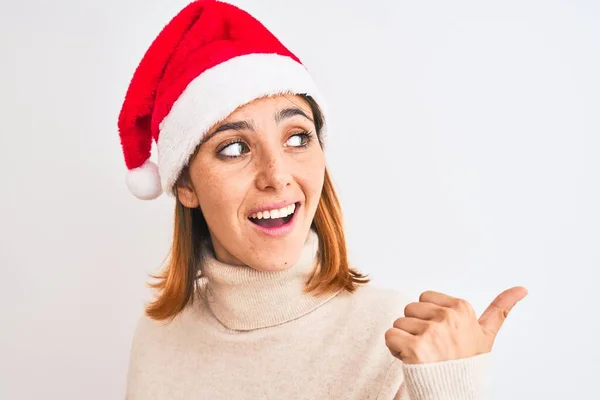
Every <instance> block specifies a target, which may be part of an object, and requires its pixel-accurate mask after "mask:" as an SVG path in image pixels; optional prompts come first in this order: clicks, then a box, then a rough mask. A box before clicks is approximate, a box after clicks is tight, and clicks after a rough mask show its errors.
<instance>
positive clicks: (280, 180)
mask: <svg viewBox="0 0 600 400" xmlns="http://www.w3.org/2000/svg"><path fill="white" fill-rule="evenodd" d="M257 164H258V173H257V175H256V187H257V188H258V189H259V190H272V191H275V192H280V191H282V190H283V189H285V187H286V186H290V185H291V182H292V175H291V171H290V168H289V167H290V166H289V165H288V164H289V163H288V162H287V160H286V157H285V154H284V152H283V151H282V150H268V151H267V152H265V153H263V154H262V155H261V157H259V158H258V160H257Z"/></svg>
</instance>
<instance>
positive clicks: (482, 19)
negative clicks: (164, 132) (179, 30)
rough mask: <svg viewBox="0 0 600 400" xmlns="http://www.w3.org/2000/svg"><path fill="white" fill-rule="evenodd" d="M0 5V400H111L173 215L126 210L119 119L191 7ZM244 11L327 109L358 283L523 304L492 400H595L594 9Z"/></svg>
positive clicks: (368, 6)
mask: <svg viewBox="0 0 600 400" xmlns="http://www.w3.org/2000/svg"><path fill="white" fill-rule="evenodd" d="M484 3H485V4H484ZM0 4H1V6H0V121H1V127H0V135H1V138H2V141H1V146H0V170H1V171H2V173H1V174H2V175H1V176H2V193H1V196H0V213H1V214H0V216H1V221H0V227H1V228H0V235H1V236H0V246H1V247H0V268H1V271H0V272H1V273H0V307H1V309H0V310H1V315H0V324H1V326H0V398H2V399H38V398H47V399H88V400H94V399H118V398H122V397H123V393H124V386H125V378H126V371H127V362H128V357H129V346H130V342H131V338H132V334H133V329H134V325H135V323H136V322H137V319H138V317H139V315H140V313H141V312H142V306H143V302H144V300H145V299H147V298H148V295H149V293H148V291H147V289H146V287H145V282H146V281H147V274H149V273H151V272H155V271H156V269H157V267H158V266H159V265H160V264H161V262H162V260H163V259H164V257H165V256H166V255H167V251H168V248H169V240H170V237H171V223H172V212H173V202H172V200H170V199H169V198H166V197H163V198H161V199H159V200H156V201H153V202H142V201H139V200H136V199H135V198H133V196H131V195H130V194H129V193H128V192H127V189H126V187H125V183H124V177H125V165H124V162H123V158H122V154H121V152H120V151H121V149H120V144H119V140H118V135H117V129H116V119H117V115H118V112H119V109H120V106H121V102H122V99H123V96H124V93H125V90H126V88H127V85H128V83H129V79H130V78H131V75H132V73H133V70H134V69H135V67H136V66H137V63H138V62H139V60H140V58H141V57H142V55H143V53H144V52H145V50H146V48H147V46H148V45H149V44H150V42H151V41H152V39H153V38H154V37H155V36H156V34H157V33H158V32H159V30H160V29H161V28H162V27H163V26H164V24H166V23H167V22H168V20H169V19H170V18H171V17H172V16H174V15H175V14H176V13H177V12H178V11H179V9H180V8H181V7H182V6H183V5H184V4H186V2H185V1H181V0H170V1H148V0H102V1H75V0H54V1H44V0H30V1H24V2H18V1H10V0H1V3H0ZM236 4H238V5H240V6H242V7H243V8H245V9H247V10H248V11H250V12H251V13H253V14H254V15H255V16H257V17H258V18H259V19H260V20H262V21H263V22H264V23H265V25H267V27H269V28H270V29H271V30H272V31H273V32H274V33H275V34H276V35H277V36H279V38H280V39H281V40H282V41H283V42H284V44H286V45H287V46H288V47H290V48H291V49H292V50H293V51H294V52H296V53H297V54H298V55H299V56H300V58H301V59H302V60H303V61H304V62H305V64H306V65H307V66H308V68H309V69H310V70H311V71H312V72H313V74H314V77H315V79H316V80H317V82H318V83H319V85H320V86H321V88H322V90H323V92H324V93H325V95H326V96H327V98H328V100H329V106H330V110H331V113H330V115H329V120H330V123H331V129H332V135H333V137H332V138H331V140H330V142H329V145H328V149H327V157H328V160H329V166H330V168H331V170H332V173H333V176H334V179H335V183H336V185H337V187H338V189H339V192H340V194H341V199H342V202H343V203H342V204H343V206H344V211H345V218H346V225H347V234H348V240H349V248H350V252H351V257H352V260H353V261H354V264H355V265H356V266H358V267H359V268H360V269H362V270H363V271H365V272H368V273H370V274H371V277H372V278H373V280H374V282H375V284H379V285H385V286H390V287H395V288H397V289H400V290H404V291H406V292H407V293H409V294H410V295H413V296H415V298H416V296H418V294H419V293H420V292H422V291H424V290H428V289H433V290H438V291H443V292H446V293H448V294H450V295H453V296H458V297H463V298H465V299H467V300H469V301H470V302H471V303H472V304H473V305H474V306H475V308H476V310H477V311H478V312H479V313H480V312H482V311H483V310H484V309H485V307H486V306H487V305H488V303H489V302H490V301H491V300H492V299H493V298H494V297H495V295H496V294H498V293H500V292H501V291H502V290H504V289H506V288H508V287H511V286H513V285H524V286H526V287H527V288H528V289H529V291H530V295H529V297H527V298H526V299H525V300H524V301H523V302H522V303H520V304H519V305H518V306H517V307H515V309H514V310H513V312H512V314H511V315H510V317H509V319H508V320H507V322H506V323H505V325H504V328H503V330H502V331H501V332H500V335H499V336H498V340H497V342H496V346H495V347H494V350H493V352H494V364H493V375H492V379H493V389H494V399H515V400H516V399H542V398H543V399H565V398H569V399H574V398H592V397H595V396H597V395H598V393H597V391H598V385H597V381H598V373H599V372H600V368H599V367H598V365H599V364H598V363H599V359H600V346H599V345H598V337H599V335H600V329H599V322H598V318H599V315H600V313H599V311H598V309H599V308H598V304H599V301H598V300H599V299H598V295H597V292H596V290H597V288H598V284H599V283H600V282H599V281H600V280H599V274H598V273H597V269H598V268H599V267H600V228H599V227H600V211H599V205H600V186H599V182H600V118H599V113H598V111H599V108H600V100H599V93H600V78H599V76H600V73H599V71H600V5H599V3H598V2H595V1H592V0H590V1H566V0H564V1H541V0H540V1H531V0H527V1H525V0H519V1H516V0H511V1H503V2H494V4H492V2H481V1H479V2H476V1H473V2H466V1H453V2H447V1H426V2H407V1H396V0H371V1H369V2H365V1H360V2H359V1H341V0H339V1H323V0H303V1H282V0H270V1H264V0H245V1H239V2H237V3H236Z"/></svg>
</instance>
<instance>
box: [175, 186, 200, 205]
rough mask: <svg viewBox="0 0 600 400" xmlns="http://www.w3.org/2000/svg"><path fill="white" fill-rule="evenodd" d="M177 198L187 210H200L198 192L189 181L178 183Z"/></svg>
mask: <svg viewBox="0 0 600 400" xmlns="http://www.w3.org/2000/svg"><path fill="white" fill-rule="evenodd" d="M176 190H177V198H178V199H179V201H180V202H181V204H183V205H184V206H186V207H187V208H198V207H199V206H200V203H199V202H198V197H197V196H196V192H195V191H194V188H193V187H192V185H191V183H190V182H189V181H184V182H181V183H178V184H177V186H176Z"/></svg>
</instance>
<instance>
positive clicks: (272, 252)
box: [245, 232, 306, 271]
mask: <svg viewBox="0 0 600 400" xmlns="http://www.w3.org/2000/svg"><path fill="white" fill-rule="evenodd" d="M298 233H299V232H298ZM282 239H283V238H282ZM305 241H306V235H300V234H294V235H290V236H288V237H286V238H285V239H284V240H277V241H266V242H265V241H263V240H260V241H259V243H258V244H257V245H256V246H252V247H253V251H252V253H251V254H248V258H247V260H248V262H247V263H245V264H247V265H249V266H251V267H252V268H254V269H256V270H260V271H283V270H286V269H288V268H290V267H291V266H293V265H294V264H295V263H296V262H297V261H298V260H299V258H300V255H301V253H302V250H303V248H304V243H305Z"/></svg>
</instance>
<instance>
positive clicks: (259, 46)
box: [118, 0, 323, 200]
mask: <svg viewBox="0 0 600 400" xmlns="http://www.w3.org/2000/svg"><path fill="white" fill-rule="evenodd" d="M285 93H290V94H307V95H310V96H311V97H313V98H314V99H315V101H316V102H317V103H318V104H319V105H320V107H323V100H322V96H321V95H320V93H319V91H318V89H317V87H316V85H315V83H314V81H313V79H312V77H311V75H310V74H309V73H308V71H307V70H306V68H305V67H304V66H303V65H302V63H301V62H300V60H299V59H298V57H296V56H295V55H294V54H292V53H291V52H290V51H289V50H288V49H287V48H286V47H284V46H283V45H282V44H281V43H280V41H279V40H278V39H277V38H276V37H275V36H274V35H273V34H272V33H271V32H270V31H269V30H268V29H267V28H265V27H264V26H263V25H262V24H261V23H260V22H259V21H257V20H256V19H255V18H254V17H252V16H251V15H249V14H248V13H246V12H245V11H243V10H240V9H239V8H237V7H235V6H233V5H231V4H227V3H222V2H219V1H214V0H200V1H195V2H193V3H191V4H189V5H188V6H186V7H185V8H184V9H183V10H182V11H180V12H179V14H177V15H176V16H175V17H174V18H173V19H172V20H171V21H170V22H169V23H168V24H167V25H166V26H165V27H164V28H163V30H162V31H161V32H160V34H159V35H158V37H156V39H155V40H154V42H153V43H152V44H151V46H150V48H149V49H148V50H147V52H146V54H145V55H144V57H143V58H142V61H141V62H140V64H139V66H138V67H137V69H136V71H135V73H134V76H133V78H132V80H131V83H130V85H129V89H128V90H127V94H126V96H125V101H124V103H123V107H122V109H121V113H120V115H119V121H118V128H119V135H120V139H121V145H122V148H123V154H124V156H125V164H126V165H127V168H128V173H127V180H126V182H127V186H128V188H129V190H130V191H131V192H132V193H133V194H134V195H135V196H136V197H138V198H140V199H145V200H148V199H154V198H156V197H158V196H159V195H160V194H161V193H162V192H163V191H164V192H167V193H168V194H171V193H172V188H173V185H174V184H175V182H176V181H177V178H178V177H179V174H180V173H181V170H182V169H183V168H184V167H185V166H186V165H187V163H188V162H189V158H190V156H191V155H192V154H193V153H194V150H195V149H196V147H197V146H198V144H200V142H201V140H202V138H203V137H204V135H205V134H206V133H207V131H208V130H209V129H210V128H211V127H212V126H214V125H215V124H216V123H218V122H219V121H222V120H224V119H225V118H227V116H228V115H229V114H231V113H232V112H233V111H235V110H236V109H237V108H238V107H240V106H242V105H244V104H247V103H249V102H251V101H252V100H255V99H258V98H261V97H264V96H270V95H277V94H285ZM153 139H154V141H155V142H156V147H157V153H158V165H156V164H154V163H153V162H152V161H150V153H151V147H152V140H153Z"/></svg>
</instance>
